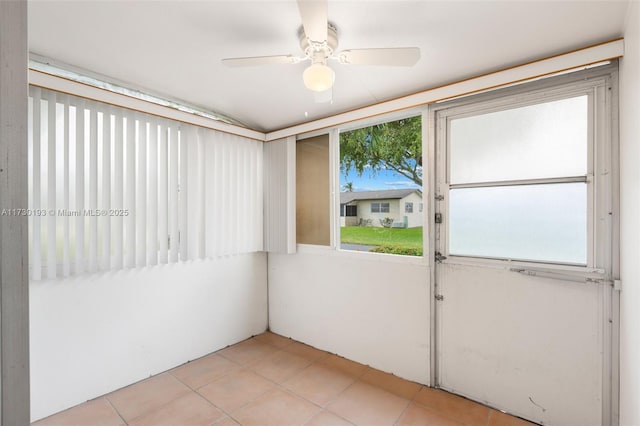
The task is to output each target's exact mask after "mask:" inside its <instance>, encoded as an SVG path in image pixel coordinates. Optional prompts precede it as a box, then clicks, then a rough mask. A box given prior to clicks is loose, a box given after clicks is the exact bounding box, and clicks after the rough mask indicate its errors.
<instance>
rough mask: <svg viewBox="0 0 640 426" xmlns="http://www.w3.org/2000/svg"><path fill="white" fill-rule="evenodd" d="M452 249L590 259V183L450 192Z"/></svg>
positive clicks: (578, 260) (579, 261)
mask: <svg viewBox="0 0 640 426" xmlns="http://www.w3.org/2000/svg"><path fill="white" fill-rule="evenodd" d="M449 194H450V200H449V207H450V223H449V253H450V254H452V255H459V256H478V257H491V258H503V259H518V260H532V261H547V262H558V263H570V264H580V265H585V264H586V263H587V184H585V183H560V184H544V185H515V186H497V187H484V188H458V189H452V190H451V191H450V193H449Z"/></svg>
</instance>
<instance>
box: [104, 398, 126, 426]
mask: <svg viewBox="0 0 640 426" xmlns="http://www.w3.org/2000/svg"><path fill="white" fill-rule="evenodd" d="M104 399H105V400H106V401H107V403H108V404H109V406H111V408H113V411H115V412H116V414H117V415H118V417H120V420H122V422H123V423H124V424H125V425H127V426H128V425H129V422H128V421H126V420H125V419H124V417H123V416H122V414H120V411H118V409H117V408H116V406H115V405H113V402H111V400H110V399H109V397H107V395H104Z"/></svg>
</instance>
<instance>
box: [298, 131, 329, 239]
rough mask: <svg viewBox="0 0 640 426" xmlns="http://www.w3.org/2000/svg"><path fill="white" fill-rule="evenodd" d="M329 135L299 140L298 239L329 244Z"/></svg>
mask: <svg viewBox="0 0 640 426" xmlns="http://www.w3.org/2000/svg"><path fill="white" fill-rule="evenodd" d="M329 202H330V194H329V135H321V136H316V137H314V138H309V139H303V140H299V141H298V142H297V143H296V224H297V225H296V240H297V242H298V244H316V245H323V246H328V245H330V243H331V240H330V235H331V231H330V224H329V220H330V218H331V214H330V213H331V212H330V208H331V207H330V204H329Z"/></svg>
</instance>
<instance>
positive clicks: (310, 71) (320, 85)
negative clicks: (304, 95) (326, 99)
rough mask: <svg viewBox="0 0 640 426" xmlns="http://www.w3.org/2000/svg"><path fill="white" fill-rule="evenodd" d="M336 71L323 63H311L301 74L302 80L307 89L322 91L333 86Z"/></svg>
mask: <svg viewBox="0 0 640 426" xmlns="http://www.w3.org/2000/svg"><path fill="white" fill-rule="evenodd" d="M335 79H336V73H335V72H334V71H333V69H332V68H331V67H329V66H327V65H325V64H323V63H315V64H311V65H310V66H309V67H308V68H307V69H305V70H304V73H303V74H302V80H303V81H304V85H305V86H306V87H307V89H309V90H312V91H314V92H324V91H325V90H329V89H330V88H331V87H332V86H333V82H334V81H335Z"/></svg>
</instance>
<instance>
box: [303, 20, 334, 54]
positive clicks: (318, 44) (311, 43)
mask: <svg viewBox="0 0 640 426" xmlns="http://www.w3.org/2000/svg"><path fill="white" fill-rule="evenodd" d="M298 33H299V35H300V48H301V49H302V51H303V52H304V54H305V55H306V56H307V57H309V58H313V57H314V56H315V53H316V52H318V51H324V53H325V58H329V57H330V56H331V55H333V52H335V51H336V49H337V47H338V29H337V28H336V27H335V25H333V24H331V23H329V24H328V25H327V39H326V40H322V41H316V40H310V39H309V37H307V35H306V34H305V32H304V27H300V30H299V31H298Z"/></svg>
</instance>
